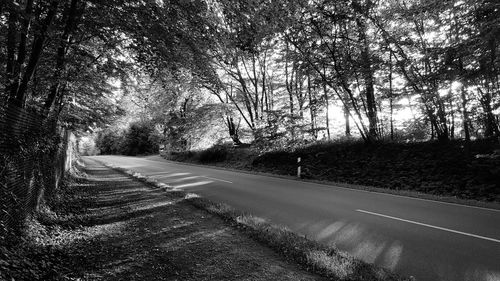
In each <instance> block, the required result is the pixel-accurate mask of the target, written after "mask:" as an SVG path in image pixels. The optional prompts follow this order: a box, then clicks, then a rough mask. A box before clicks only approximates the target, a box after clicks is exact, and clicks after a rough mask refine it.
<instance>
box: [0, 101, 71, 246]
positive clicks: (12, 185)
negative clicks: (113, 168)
mask: <svg viewBox="0 0 500 281" xmlns="http://www.w3.org/2000/svg"><path fill="white" fill-rule="evenodd" d="M73 146H74V136H73V135H72V134H71V132H69V131H67V130H64V129H62V128H60V127H58V126H57V125H56V122H52V121H50V120H48V119H44V118H42V116H40V115H39V114H37V113H34V112H30V111H28V110H26V109H22V108H19V107H16V106H13V105H9V106H7V107H5V108H0V188H1V190H0V241H2V240H4V239H5V238H6V237H7V236H9V235H16V233H17V232H18V231H19V230H20V229H21V226H22V224H23V222H24V219H25V218H26V217H27V216H28V215H30V214H32V213H33V212H35V211H36V210H37V209H38V207H39V206H40V202H41V201H42V200H43V198H45V197H46V196H50V194H52V193H53V192H54V191H56V190H57V189H58V187H59V184H60V182H61V180H62V179H63V177H64V173H65V171H67V170H68V169H69V168H70V167H71V158H72V157H71V156H72V153H73Z"/></svg>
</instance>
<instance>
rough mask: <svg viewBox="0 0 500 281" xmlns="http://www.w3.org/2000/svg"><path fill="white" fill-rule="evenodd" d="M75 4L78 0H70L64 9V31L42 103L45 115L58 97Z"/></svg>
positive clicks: (73, 26)
mask: <svg viewBox="0 0 500 281" xmlns="http://www.w3.org/2000/svg"><path fill="white" fill-rule="evenodd" d="M77 4H78V0H71V3H70V6H69V7H68V8H67V9H66V11H65V18H66V24H65V26H64V31H63V34H62V36H61V41H60V43H59V47H58V48H57V58H56V69H55V71H54V75H53V76H52V81H53V82H52V86H51V88H50V92H49V95H48V97H47V99H46V100H45V105H44V110H45V114H46V115H48V114H49V112H50V110H51V108H52V107H53V105H54V101H55V100H56V98H58V94H59V88H60V86H61V76H62V73H63V72H64V68H65V63H66V60H65V56H66V51H67V47H68V46H69V43H70V42H69V41H70V40H71V33H73V30H74V28H75V22H76V17H77Z"/></svg>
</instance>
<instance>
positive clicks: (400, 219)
mask: <svg viewBox="0 0 500 281" xmlns="http://www.w3.org/2000/svg"><path fill="white" fill-rule="evenodd" d="M356 211H357V212H361V213H365V214H370V215H374V216H379V217H384V218H388V219H393V220H398V221H403V222H407V223H412V224H416V225H421V226H426V227H430V228H434V229H439V230H443V231H448V232H452V233H456V234H462V235H466V236H470V237H474V238H479V239H483V240H488V241H492V242H496V243H500V240H498V239H495V238H490V237H485V236H480V235H476V234H471V233H467V232H462V231H458V230H453V229H449V228H445V227H440V226H435V225H430V224H426V223H421V222H416V221H411V220H406V219H402V218H397V217H393V216H388V215H384V214H379V213H374V212H369V211H365V210H359V209H358V210H356Z"/></svg>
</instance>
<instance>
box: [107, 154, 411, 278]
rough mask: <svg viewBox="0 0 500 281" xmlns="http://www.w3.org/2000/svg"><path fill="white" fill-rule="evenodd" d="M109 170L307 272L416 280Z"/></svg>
mask: <svg viewBox="0 0 500 281" xmlns="http://www.w3.org/2000/svg"><path fill="white" fill-rule="evenodd" d="M101 163H103V164H104V165H106V166H107V167H109V168H112V169H114V170H116V171H119V172H122V173H125V174H127V175H129V176H131V177H133V178H135V179H136V180H139V181H141V182H144V183H146V184H148V185H150V186H152V187H155V188H159V189H162V190H164V191H165V192H168V193H170V194H173V195H175V196H177V197H178V198H183V199H184V200H185V201H187V202H189V203H191V204H192V205H194V206H196V207H198V208H200V209H203V210H206V211H207V212H209V213H212V214H216V215H218V216H219V217H221V218H223V219H224V220H225V221H226V222H227V223H229V224H230V225H231V226H233V227H235V228H237V229H239V230H240V231H242V232H243V233H245V234H247V235H249V236H251V237H252V238H254V239H255V240H257V241H259V242H261V243H263V244H265V245H267V246H269V247H270V248H272V249H273V250H275V251H276V252H278V253H279V254H280V255H282V256H284V257H286V258H287V259H291V260H294V261H295V262H297V263H299V264H301V265H302V266H303V267H305V268H306V269H307V270H308V271H310V272H313V273H317V274H320V275H322V276H325V277H328V278H331V279H332V280H394V281H396V280H398V281H399V280H413V279H412V278H405V277H400V276H398V275H396V274H394V273H392V272H389V271H387V270H385V269H382V268H379V267H376V266H374V265H371V264H368V263H365V262H362V261H360V260H356V259H354V258H352V257H350V256H348V255H347V254H345V253H342V252H340V251H338V250H337V249H336V248H334V247H329V246H325V245H322V244H319V243H317V242H315V241H311V240H308V239H306V238H305V237H302V236H299V235H297V234H295V233H293V232H292V231H290V230H288V229H286V228H284V227H280V226H277V225H273V224H271V223H269V222H267V221H266V220H265V219H262V218H259V217H255V216H252V215H251V214H246V213H243V212H240V211H238V210H236V209H234V208H232V207H230V206H228V205H227V204H221V203H215V202H212V201H210V200H208V199H206V198H202V197H200V196H198V195H196V194H192V193H186V192H183V191H180V190H173V189H172V188H170V187H169V186H168V185H166V184H164V183H159V182H158V181H156V180H154V179H151V178H148V177H146V176H143V175H141V174H139V173H137V172H135V171H132V170H127V169H123V168H120V167H118V166H115V165H111V164H109V163H105V162H102V161H101Z"/></svg>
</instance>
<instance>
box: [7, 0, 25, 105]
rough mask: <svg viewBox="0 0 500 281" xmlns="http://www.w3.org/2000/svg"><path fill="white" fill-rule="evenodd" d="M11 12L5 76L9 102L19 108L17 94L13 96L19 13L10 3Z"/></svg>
mask: <svg viewBox="0 0 500 281" xmlns="http://www.w3.org/2000/svg"><path fill="white" fill-rule="evenodd" d="M7 8H8V10H9V17H8V19H7V20H8V24H7V25H8V27H7V28H8V30H7V63H6V68H5V74H6V75H7V86H6V87H5V92H6V96H8V97H10V99H9V100H11V101H13V102H14V103H16V104H17V105H18V106H21V104H19V103H17V102H16V101H15V100H14V99H13V97H15V94H14V95H13V94H12V91H15V90H14V82H15V79H16V76H17V74H16V73H15V72H14V63H15V61H16V58H15V56H16V37H17V21H18V12H17V11H16V8H15V6H14V3H12V1H11V3H9V6H8V7H7Z"/></svg>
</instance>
